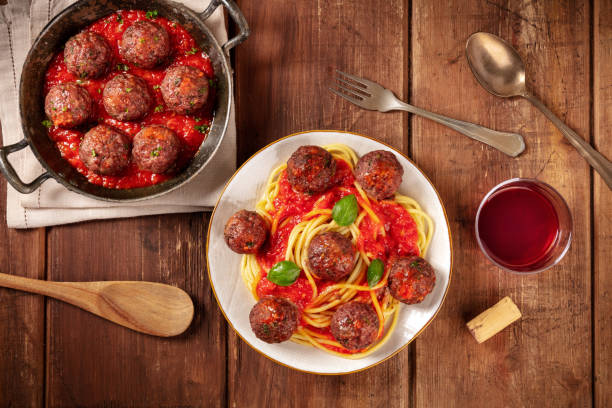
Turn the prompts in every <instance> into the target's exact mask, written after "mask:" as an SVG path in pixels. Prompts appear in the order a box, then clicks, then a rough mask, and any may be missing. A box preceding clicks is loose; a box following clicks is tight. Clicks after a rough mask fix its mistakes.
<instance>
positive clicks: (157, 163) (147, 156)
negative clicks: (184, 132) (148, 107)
mask: <svg viewBox="0 0 612 408" xmlns="http://www.w3.org/2000/svg"><path fill="white" fill-rule="evenodd" d="M133 145H134V147H133V149H132V158H133V159H134V163H136V165H137V166H138V168H139V169H140V170H146V171H150V172H153V173H164V172H166V171H167V170H168V169H170V168H171V167H172V165H173V164H174V163H175V162H176V159H177V158H178V155H179V153H180V151H181V142H180V140H179V138H178V137H177V136H176V133H174V132H173V131H172V130H170V129H168V128H167V127H165V126H161V125H152V126H147V127H145V128H143V129H142V130H141V131H140V132H138V133H137V134H136V136H134V140H133Z"/></svg>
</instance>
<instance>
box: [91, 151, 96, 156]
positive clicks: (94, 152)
mask: <svg viewBox="0 0 612 408" xmlns="http://www.w3.org/2000/svg"><path fill="white" fill-rule="evenodd" d="M91 157H96V151H95V150H93V149H92V150H91Z"/></svg>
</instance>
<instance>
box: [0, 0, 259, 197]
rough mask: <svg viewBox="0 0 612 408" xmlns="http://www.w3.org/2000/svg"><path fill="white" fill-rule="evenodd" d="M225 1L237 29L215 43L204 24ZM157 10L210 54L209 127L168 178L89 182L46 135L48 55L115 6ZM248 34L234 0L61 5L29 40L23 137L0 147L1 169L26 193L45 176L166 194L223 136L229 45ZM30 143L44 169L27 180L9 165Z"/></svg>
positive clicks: (80, 186) (76, 186) (101, 192)
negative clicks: (198, 9) (213, 90)
mask: <svg viewBox="0 0 612 408" xmlns="http://www.w3.org/2000/svg"><path fill="white" fill-rule="evenodd" d="M221 5H223V6H225V7H226V8H227V11H228V13H229V15H230V17H231V18H232V19H233V20H234V22H235V23H236V25H237V27H238V29H239V33H238V35H236V36H235V37H234V38H231V39H230V40H229V41H227V42H226V43H225V44H223V45H220V44H219V43H218V42H217V40H216V39H215V37H214V36H213V35H212V33H211V31H210V30H209V29H208V28H207V27H206V25H204V23H203V21H204V20H206V19H207V18H208V17H209V16H210V15H211V14H212V13H213V11H215V9H216V8H217V7H219V6H221ZM121 9H123V10H126V9H139V10H157V11H158V12H159V14H160V15H161V16H164V17H166V18H168V19H171V20H174V21H177V22H178V23H179V24H181V25H182V26H183V27H185V29H186V30H187V31H189V33H190V34H191V35H192V36H193V37H194V38H195V40H196V41H197V42H198V44H199V45H200V47H201V48H202V49H203V50H204V51H206V53H207V54H208V55H209V56H210V59H211V61H212V65H213V68H214V70H215V76H216V80H217V84H218V88H217V94H216V98H217V100H216V107H215V116H214V120H213V122H212V125H211V128H210V132H209V134H208V136H207V137H206V139H205V140H204V142H203V143H202V145H201V146H200V149H199V151H198V152H197V153H196V155H195V157H194V158H193V160H192V161H191V162H190V164H189V166H188V167H187V168H186V169H185V170H183V171H182V172H181V173H180V174H178V175H177V176H176V177H174V178H173V179H171V180H168V181H165V182H163V183H160V184H156V185H154V186H149V187H143V188H133V189H124V190H119V189H108V188H104V187H102V186H98V185H95V184H91V183H89V182H88V181H87V179H86V178H85V177H84V176H83V175H82V174H80V173H79V172H78V171H77V170H76V169H75V168H74V167H72V166H71V165H70V164H69V163H68V162H67V161H66V160H64V159H63V158H62V157H61V155H60V152H59V150H58V149H57V147H56V146H55V144H54V142H53V141H52V140H50V139H49V136H48V135H47V129H46V128H45V127H44V126H43V125H42V123H41V122H42V121H43V120H44V119H46V117H45V113H44V97H43V83H44V76H45V71H46V69H47V65H48V64H49V61H50V60H51V59H52V58H53V55H54V54H55V53H56V52H57V50H59V49H60V48H61V47H62V46H63V45H64V44H65V42H66V41H67V40H68V38H70V37H71V36H72V35H74V34H76V33H77V32H79V31H80V30H82V29H83V28H85V27H86V26H88V25H89V24H91V23H93V22H94V21H96V20H98V19H100V18H102V17H104V16H106V15H108V14H111V13H113V12H115V11H116V10H121ZM248 35H249V27H248V24H247V22H246V20H245V18H244V16H243V15H242V13H241V12H240V10H239V9H238V6H237V5H236V3H234V1H233V0H212V1H211V3H210V5H209V7H208V8H207V9H206V10H204V12H202V13H199V14H198V13H195V12H193V11H192V10H190V9H188V8H187V7H185V6H183V5H182V4H178V3H175V2H172V1H166V0H124V1H119V0H105V1H100V0H81V1H78V2H77V3H74V4H73V5H71V6H70V7H68V8H66V9H65V10H64V11H62V12H61V13H60V14H58V15H57V16H56V17H55V18H53V19H52V20H51V21H49V23H48V24H47V25H46V26H45V28H44V29H43V30H42V32H41V33H40V34H39V36H38V38H36V41H34V44H33V45H32V48H31V49H30V52H29V53H28V56H27V58H26V61H25V63H24V67H23V72H22V74H21V83H20V93H19V109H20V113H21V123H22V128H23V133H24V136H25V138H24V139H23V140H22V141H20V142H18V143H15V144H13V145H9V146H5V147H0V171H1V172H2V174H3V175H4V177H6V179H7V181H8V182H9V183H10V184H11V185H12V186H13V187H14V188H15V189H16V190H17V191H19V192H21V193H24V194H27V193H31V192H33V191H34V190H36V189H37V188H38V187H40V185H41V184H42V183H43V182H44V181H45V180H47V179H49V178H54V179H55V180H56V181H57V182H58V183H60V184H62V185H63V186H65V187H66V188H67V189H69V190H71V191H74V192H76V193H79V194H82V195H84V196H87V197H91V198H94V199H98V200H103V201H116V202H127V201H139V200H146V199H150V198H154V197H158V196H161V195H163V194H166V193H168V192H170V191H172V190H174V189H177V188H179V187H180V186H181V185H183V184H184V183H186V182H187V181H189V180H190V179H191V178H193V177H194V176H195V175H196V174H198V173H199V172H200V171H202V169H204V167H205V166H206V164H207V163H208V162H209V161H210V159H211V158H212V157H213V155H214V154H215V152H216V150H217V148H218V147H219V145H220V143H221V140H222V139H223V137H224V136H225V132H226V130H227V124H228V120H229V114H230V108H231V104H232V70H231V68H230V64H229V60H228V58H229V57H228V55H229V54H228V53H229V50H230V49H232V48H233V47H235V46H236V45H238V44H240V43H241V42H243V41H244V40H245V39H246V38H247V37H248ZM28 146H29V147H30V148H31V149H32V151H33V152H34V155H35V156H36V158H37V159H38V161H39V162H40V163H41V164H42V166H43V167H44V168H45V170H46V171H45V173H43V174H42V175H40V176H39V177H38V178H36V179H35V180H34V181H32V182H30V183H25V182H23V181H22V180H21V179H20V178H19V176H18V175H17V173H16V172H15V169H14V168H13V167H12V166H11V164H10V163H9V161H8V158H7V156H8V155H9V154H10V153H13V152H16V151H18V150H21V149H24V148H26V147H28Z"/></svg>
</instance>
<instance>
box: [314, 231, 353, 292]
mask: <svg viewBox="0 0 612 408" xmlns="http://www.w3.org/2000/svg"><path fill="white" fill-rule="evenodd" d="M355 254H356V251H355V248H354V247H353V244H352V243H351V240H350V239H348V238H346V237H345V236H344V235H342V234H340V233H338V232H331V231H330V232H325V233H323V234H319V235H317V236H316V237H314V238H313V239H312V241H310V245H309V246H308V266H309V267H310V269H311V272H313V273H314V274H315V275H316V276H317V277H319V278H321V279H327V280H332V281H339V280H340V279H342V278H345V277H347V276H348V275H349V274H350V273H351V271H352V270H353V267H354V266H355Z"/></svg>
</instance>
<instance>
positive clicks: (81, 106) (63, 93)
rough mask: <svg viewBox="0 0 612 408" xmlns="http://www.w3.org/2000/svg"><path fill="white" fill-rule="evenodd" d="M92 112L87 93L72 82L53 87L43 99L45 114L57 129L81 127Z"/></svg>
mask: <svg viewBox="0 0 612 408" xmlns="http://www.w3.org/2000/svg"><path fill="white" fill-rule="evenodd" d="M92 110H93V108H92V102H91V97H90V96H89V93H88V92H87V90H86V89H85V88H83V87H81V86H79V85H77V84H75V83H74V82H66V83H62V84H57V85H55V86H53V87H52V88H51V89H50V90H49V93H47V96H46V97H45V113H46V114H47V116H48V117H49V119H51V122H53V124H54V125H55V126H58V127H63V128H73V127H76V126H79V125H82V124H83V123H85V122H87V120H89V118H90V117H91V113H92Z"/></svg>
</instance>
